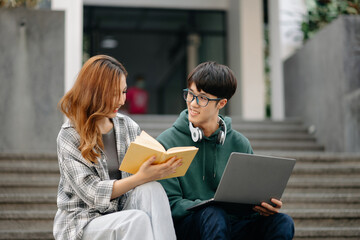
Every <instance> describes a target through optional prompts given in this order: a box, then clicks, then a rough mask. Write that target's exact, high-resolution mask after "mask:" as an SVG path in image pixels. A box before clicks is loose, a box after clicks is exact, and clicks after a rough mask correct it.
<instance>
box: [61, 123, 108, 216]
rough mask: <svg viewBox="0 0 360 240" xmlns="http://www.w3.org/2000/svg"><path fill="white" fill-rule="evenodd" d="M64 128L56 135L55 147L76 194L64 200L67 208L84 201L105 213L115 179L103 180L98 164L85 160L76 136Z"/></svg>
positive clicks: (66, 178) (64, 175) (68, 182)
mask: <svg viewBox="0 0 360 240" xmlns="http://www.w3.org/2000/svg"><path fill="white" fill-rule="evenodd" d="M66 130H67V129H63V131H62V132H61V133H60V134H59V137H58V147H59V154H60V155H59V166H60V171H61V172H62V175H63V177H64V181H65V182H66V183H67V184H69V185H70V186H69V187H71V190H72V191H71V192H75V193H76V196H69V199H68V201H67V202H68V204H71V205H72V206H68V207H73V208H77V207H81V205H82V204H84V203H85V204H86V205H88V207H89V208H93V209H96V210H97V211H99V212H106V211H107V209H108V208H109V207H110V206H111V202H110V198H111V193H112V187H113V183H114V180H104V177H103V175H104V174H103V173H102V171H104V170H103V169H102V168H101V164H92V163H90V162H89V161H87V160H85V159H84V158H83V157H82V155H81V152H80V151H79V149H78V147H77V145H78V144H77V143H78V141H77V139H76V138H75V137H74V135H72V134H71V131H66ZM99 161H102V160H101V159H99Z"/></svg>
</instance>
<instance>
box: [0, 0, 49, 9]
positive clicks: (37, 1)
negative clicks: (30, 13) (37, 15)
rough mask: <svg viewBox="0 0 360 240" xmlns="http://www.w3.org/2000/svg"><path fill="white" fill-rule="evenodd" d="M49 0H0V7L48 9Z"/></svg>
mask: <svg viewBox="0 0 360 240" xmlns="http://www.w3.org/2000/svg"><path fill="white" fill-rule="evenodd" d="M50 6H51V0H0V8H18V7H23V8H31V9H39V8H42V9H50Z"/></svg>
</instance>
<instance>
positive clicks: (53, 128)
mask: <svg viewBox="0 0 360 240" xmlns="http://www.w3.org/2000/svg"><path fill="white" fill-rule="evenodd" d="M64 23H65V22H64V12H62V11H50V10H27V9H23V8H20V9H0V36H1V41H0V84H1V87H0V116H1V124H0V136H1V137H0V152H5V153H56V137H57V134H58V132H59V128H60V126H61V123H62V120H63V117H62V115H61V113H60V112H59V111H58V110H57V102H58V101H59V100H60V98H61V96H62V95H63V94H64Z"/></svg>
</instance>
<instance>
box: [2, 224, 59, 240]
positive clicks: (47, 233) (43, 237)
mask: <svg viewBox="0 0 360 240" xmlns="http://www.w3.org/2000/svg"><path fill="white" fill-rule="evenodd" d="M0 240H54V236H53V234H52V224H49V227H48V228H47V229H44V230H39V229H36V228H35V227H34V229H29V230H24V229H22V228H19V229H15V230H0Z"/></svg>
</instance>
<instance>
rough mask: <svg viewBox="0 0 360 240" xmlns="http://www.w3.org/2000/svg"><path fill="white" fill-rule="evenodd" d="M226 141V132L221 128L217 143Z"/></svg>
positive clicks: (222, 143)
mask: <svg viewBox="0 0 360 240" xmlns="http://www.w3.org/2000/svg"><path fill="white" fill-rule="evenodd" d="M224 142H225V133H224V132H223V131H222V130H220V132H219V134H218V136H217V141H216V143H217V144H221V145H224Z"/></svg>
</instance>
